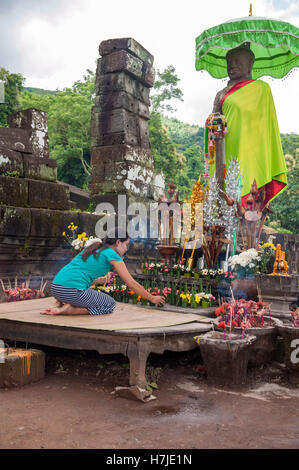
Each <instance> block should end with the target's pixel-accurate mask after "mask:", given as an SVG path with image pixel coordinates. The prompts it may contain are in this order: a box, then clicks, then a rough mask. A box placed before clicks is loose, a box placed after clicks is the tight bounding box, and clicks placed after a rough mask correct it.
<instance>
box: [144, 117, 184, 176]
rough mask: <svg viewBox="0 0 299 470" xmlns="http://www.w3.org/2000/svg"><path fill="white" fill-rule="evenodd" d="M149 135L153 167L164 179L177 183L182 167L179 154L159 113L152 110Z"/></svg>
mask: <svg viewBox="0 0 299 470" xmlns="http://www.w3.org/2000/svg"><path fill="white" fill-rule="evenodd" d="M149 136H150V143H151V149H152V154H153V157H154V160H155V169H156V170H160V171H162V172H163V174H164V177H165V181H166V182H170V181H171V180H172V181H173V182H174V183H177V177H178V175H179V173H180V171H181V170H182V168H183V162H182V160H181V155H180V154H178V152H177V151H176V145H175V144H174V143H173V142H172V140H171V138H170V136H169V134H168V132H167V129H166V127H164V126H163V124H162V118H161V114H160V113H158V112H154V111H153V112H152V113H151V118H150V121H149Z"/></svg>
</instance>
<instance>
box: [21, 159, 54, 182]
mask: <svg viewBox="0 0 299 470" xmlns="http://www.w3.org/2000/svg"><path fill="white" fill-rule="evenodd" d="M24 176H25V178H31V179H37V180H45V181H54V182H55V181H56V180H57V162H56V160H54V159H53V158H38V157H34V156H31V155H25V157H24Z"/></svg>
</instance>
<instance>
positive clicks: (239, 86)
mask: <svg viewBox="0 0 299 470" xmlns="http://www.w3.org/2000/svg"><path fill="white" fill-rule="evenodd" d="M251 82H254V80H252V79H250V80H241V81H240V82H238V83H236V84H235V85H234V86H232V87H231V89H230V90H228V92H227V93H226V94H225V95H224V96H223V98H222V99H221V101H220V104H221V108H222V105H223V102H224V100H225V98H227V97H228V96H229V95H231V94H232V93H234V92H235V91H237V90H239V89H240V88H242V87H243V86H245V85H248V83H251Z"/></svg>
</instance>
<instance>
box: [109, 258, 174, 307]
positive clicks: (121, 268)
mask: <svg viewBox="0 0 299 470" xmlns="http://www.w3.org/2000/svg"><path fill="white" fill-rule="evenodd" d="M110 263H111V264H112V265H113V267H114V269H115V271H116V272H117V274H118V275H119V276H120V277H121V278H122V280H123V281H124V282H125V283H126V284H127V286H128V287H129V288H130V289H133V290H134V292H136V294H137V295H141V297H143V298H144V299H146V300H149V301H150V302H152V303H153V304H156V305H159V304H164V302H165V297H163V296H161V295H152V294H150V293H149V292H148V291H147V290H145V289H144V287H143V286H142V285H141V284H139V282H137V281H135V279H134V278H133V277H132V276H131V274H130V273H129V271H128V269H127V266H126V265H125V263H124V262H123V261H110Z"/></svg>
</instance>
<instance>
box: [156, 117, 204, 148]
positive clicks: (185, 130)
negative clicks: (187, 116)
mask: <svg viewBox="0 0 299 470" xmlns="http://www.w3.org/2000/svg"><path fill="white" fill-rule="evenodd" d="M162 122H163V124H164V125H165V126H166V127H167V130H168V132H169V135H170V137H171V139H172V140H173V142H175V143H176V144H177V148H178V150H179V151H182V152H184V151H185V150H186V149H187V148H188V147H191V146H192V145H194V144H197V145H199V146H200V147H201V148H202V149H203V148H204V128H203V127H199V126H196V125H192V124H187V123H184V122H181V121H179V120H178V119H176V118H168V117H165V116H163V117H162Z"/></svg>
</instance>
